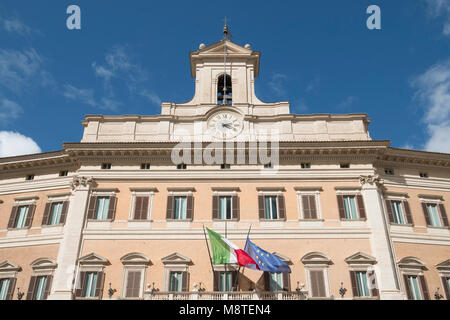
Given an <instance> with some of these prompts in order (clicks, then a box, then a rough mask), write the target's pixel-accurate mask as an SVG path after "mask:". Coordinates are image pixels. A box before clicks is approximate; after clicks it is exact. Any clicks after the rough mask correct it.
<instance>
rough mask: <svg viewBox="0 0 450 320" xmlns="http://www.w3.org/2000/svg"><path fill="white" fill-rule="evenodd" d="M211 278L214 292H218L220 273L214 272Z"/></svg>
mask: <svg viewBox="0 0 450 320" xmlns="http://www.w3.org/2000/svg"><path fill="white" fill-rule="evenodd" d="M213 277H214V279H213V282H214V285H213V286H214V289H213V290H214V291H219V289H220V272H219V271H214V274H213Z"/></svg>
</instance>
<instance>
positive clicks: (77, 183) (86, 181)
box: [70, 176, 96, 191]
mask: <svg viewBox="0 0 450 320" xmlns="http://www.w3.org/2000/svg"><path fill="white" fill-rule="evenodd" d="M70 186H71V187H72V190H73V191H76V190H89V189H90V188H92V187H95V186H96V182H95V180H94V178H93V177H78V176H77V177H73V181H72V183H71V184H70Z"/></svg>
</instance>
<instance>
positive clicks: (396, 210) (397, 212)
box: [391, 201, 405, 224]
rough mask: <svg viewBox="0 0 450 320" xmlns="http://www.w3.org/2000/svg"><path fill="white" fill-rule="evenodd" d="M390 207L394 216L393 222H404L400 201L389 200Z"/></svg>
mask: <svg viewBox="0 0 450 320" xmlns="http://www.w3.org/2000/svg"><path fill="white" fill-rule="evenodd" d="M391 207H392V215H393V216H394V223H397V224H405V218H404V215H403V207H402V202H401V201H391Z"/></svg>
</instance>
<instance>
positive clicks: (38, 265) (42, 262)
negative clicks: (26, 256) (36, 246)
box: [30, 258, 58, 271]
mask: <svg viewBox="0 0 450 320" xmlns="http://www.w3.org/2000/svg"><path fill="white" fill-rule="evenodd" d="M30 266H31V268H32V269H33V271H41V270H54V269H56V267H57V266H58V264H57V263H56V262H55V261H54V260H52V259H49V258H39V259H36V260H34V261H33V262H32V263H31V264H30Z"/></svg>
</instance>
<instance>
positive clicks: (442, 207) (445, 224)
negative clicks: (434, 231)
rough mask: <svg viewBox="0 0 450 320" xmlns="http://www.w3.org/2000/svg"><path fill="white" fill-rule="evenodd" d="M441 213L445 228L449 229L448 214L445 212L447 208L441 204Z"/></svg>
mask: <svg viewBox="0 0 450 320" xmlns="http://www.w3.org/2000/svg"><path fill="white" fill-rule="evenodd" d="M439 211H440V212H441V218H442V222H443V224H444V226H445V227H448V217H447V212H445V207H444V205H443V204H442V203H440V204H439Z"/></svg>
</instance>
